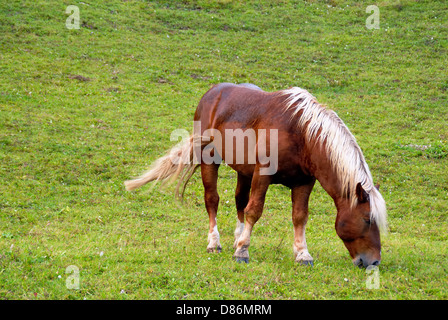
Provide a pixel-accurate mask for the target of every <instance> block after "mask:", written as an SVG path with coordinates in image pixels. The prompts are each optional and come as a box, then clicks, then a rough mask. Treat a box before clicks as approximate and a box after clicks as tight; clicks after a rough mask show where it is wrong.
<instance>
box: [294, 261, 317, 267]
mask: <svg viewBox="0 0 448 320" xmlns="http://www.w3.org/2000/svg"><path fill="white" fill-rule="evenodd" d="M297 263H298V264H300V265H301V266H310V267H313V266H314V262H313V260H300V261H297Z"/></svg>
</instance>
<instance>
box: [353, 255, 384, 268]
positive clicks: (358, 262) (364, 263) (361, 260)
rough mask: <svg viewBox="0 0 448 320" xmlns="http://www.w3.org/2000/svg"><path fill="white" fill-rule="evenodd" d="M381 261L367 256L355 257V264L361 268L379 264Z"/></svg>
mask: <svg viewBox="0 0 448 320" xmlns="http://www.w3.org/2000/svg"><path fill="white" fill-rule="evenodd" d="M380 263H381V260H369V259H366V258H365V257H360V256H358V257H357V258H355V259H353V264H354V265H355V266H357V267H359V268H362V267H364V268H367V267H368V266H379V265H380Z"/></svg>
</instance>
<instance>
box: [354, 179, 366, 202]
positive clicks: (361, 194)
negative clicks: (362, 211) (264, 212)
mask: <svg viewBox="0 0 448 320" xmlns="http://www.w3.org/2000/svg"><path fill="white" fill-rule="evenodd" d="M356 196H357V197H358V201H359V202H361V203H364V202H368V201H369V195H368V194H367V192H366V191H365V190H364V188H363V187H362V185H361V183H358V184H357V185H356Z"/></svg>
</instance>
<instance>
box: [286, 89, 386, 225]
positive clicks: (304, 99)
mask: <svg viewBox="0 0 448 320" xmlns="http://www.w3.org/2000/svg"><path fill="white" fill-rule="evenodd" d="M282 95H285V96H287V99H286V101H285V102H286V110H292V115H291V117H292V119H295V118H297V117H298V115H299V114H300V113H301V114H300V117H299V118H298V124H297V125H298V126H299V128H303V129H304V132H305V139H306V141H308V142H314V143H320V144H323V143H324V141H325V149H326V152H327V154H328V155H329V159H330V163H331V165H332V167H333V168H334V170H335V172H336V175H337V177H338V179H339V181H340V182H341V185H342V188H341V189H342V195H341V196H346V197H348V198H349V199H350V205H351V207H352V208H353V207H355V206H356V205H357V202H358V198H357V197H356V185H357V184H358V183H361V186H362V187H363V189H364V190H365V191H366V192H367V194H368V195H369V199H370V209H371V213H370V214H371V218H372V219H374V220H375V221H376V224H377V225H378V226H379V227H380V229H383V230H384V231H385V230H386V229H387V222H386V220H387V218H386V204H385V202H384V199H383V197H382V196H381V194H380V193H379V192H378V190H377V189H376V188H375V186H374V184H373V179H372V175H371V173H370V170H369V166H368V165H367V162H366V161H365V159H364V155H363V153H362V151H361V149H360V147H359V146H358V143H357V142H356V139H355V137H354V136H353V135H352V133H351V132H350V130H349V129H348V128H347V126H346V125H345V124H344V122H342V120H341V119H340V118H339V117H338V116H337V114H336V113H335V112H334V111H332V110H329V109H327V108H325V107H324V106H322V105H321V104H319V103H318V102H317V99H316V98H315V97H314V96H313V95H311V94H310V93H309V92H308V91H307V90H305V89H301V88H298V87H293V88H290V89H286V90H283V91H282ZM286 110H285V111H286Z"/></svg>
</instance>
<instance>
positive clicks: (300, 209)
mask: <svg viewBox="0 0 448 320" xmlns="http://www.w3.org/2000/svg"><path fill="white" fill-rule="evenodd" d="M315 181H316V180H314V179H313V181H312V182H311V183H310V184H308V185H303V186H296V187H293V188H292V189H291V199H292V223H293V225H294V245H293V249H294V257H295V261H296V262H298V263H300V264H304V265H313V257H312V256H311V255H310V254H309V252H308V248H307V245H306V240H305V226H306V222H307V221H308V200H309V197H310V193H311V190H312V189H313V186H314V183H315Z"/></svg>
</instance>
